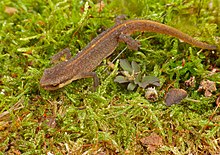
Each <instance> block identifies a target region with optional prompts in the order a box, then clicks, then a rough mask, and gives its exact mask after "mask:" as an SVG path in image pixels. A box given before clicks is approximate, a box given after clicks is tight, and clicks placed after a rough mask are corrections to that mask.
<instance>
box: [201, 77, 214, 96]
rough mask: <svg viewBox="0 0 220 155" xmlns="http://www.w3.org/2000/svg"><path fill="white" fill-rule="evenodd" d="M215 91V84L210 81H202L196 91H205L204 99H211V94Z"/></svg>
mask: <svg viewBox="0 0 220 155" xmlns="http://www.w3.org/2000/svg"><path fill="white" fill-rule="evenodd" d="M216 90H217V89H216V83H215V82H213V81H210V80H202V81H201V82H200V86H199V88H198V91H205V94H204V95H205V97H211V96H212V92H213V91H216Z"/></svg>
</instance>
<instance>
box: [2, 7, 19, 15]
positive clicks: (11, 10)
mask: <svg viewBox="0 0 220 155" xmlns="http://www.w3.org/2000/svg"><path fill="white" fill-rule="evenodd" d="M17 12H18V10H17V9H16V8H14V7H8V6H6V7H5V13H7V14H8V15H13V14H15V13H17Z"/></svg>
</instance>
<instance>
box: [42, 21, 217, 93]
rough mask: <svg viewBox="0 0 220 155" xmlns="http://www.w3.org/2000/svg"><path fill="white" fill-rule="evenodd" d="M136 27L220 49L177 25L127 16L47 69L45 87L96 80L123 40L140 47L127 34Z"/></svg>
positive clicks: (43, 85) (43, 81)
mask: <svg viewBox="0 0 220 155" xmlns="http://www.w3.org/2000/svg"><path fill="white" fill-rule="evenodd" d="M136 31H147V32H156V33H161V34H167V35H170V36H173V37H176V38H179V39H181V40H182V41H184V42H187V43H189V44H191V45H193V46H196V47H199V48H202V49H209V50H215V49H217V47H216V46H215V45H209V44H206V43H203V42H200V41H197V40H195V39H194V38H192V37H191V36H189V35H187V34H185V33H183V32H181V31H179V30H177V29H175V28H172V27H170V26H167V25H164V24H161V23H158V22H154V21H150V20H127V21H124V22H121V23H119V24H116V25H115V26H113V27H112V28H109V29H108V30H106V31H105V32H103V33H101V34H100V35H99V36H97V37H96V38H94V39H93V40H92V41H91V42H90V43H89V44H88V45H87V46H86V47H85V48H84V49H83V50H82V51H81V52H80V53H78V55H77V56H76V57H74V58H72V59H69V60H68V61H65V62H61V63H59V64H57V65H55V66H53V67H51V68H48V69H46V70H45V71H44V74H43V76H42V78H41V80H40V85H41V87H43V88H44V89H46V90H56V89H58V88H61V87H63V86H65V85H67V84H69V83H71V82H72V81H74V80H77V79H81V78H87V77H93V78H94V80H96V79H97V76H96V74H95V73H94V72H92V71H93V70H94V69H95V68H96V67H97V66H98V65H99V64H100V63H101V62H102V60H103V59H105V58H106V57H108V56H109V55H111V54H112V53H113V51H114V50H115V48H116V47H117V45H118V43H119V41H124V42H126V43H127V44H128V45H129V46H130V48H131V49H137V47H138V46H137V45H138V42H137V41H135V40H133V39H131V38H129V37H123V36H125V35H130V34H132V33H134V32H136Z"/></svg>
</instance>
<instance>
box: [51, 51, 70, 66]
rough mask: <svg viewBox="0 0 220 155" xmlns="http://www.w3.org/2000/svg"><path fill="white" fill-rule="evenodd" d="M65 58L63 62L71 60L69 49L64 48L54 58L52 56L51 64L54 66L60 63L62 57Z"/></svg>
mask: <svg viewBox="0 0 220 155" xmlns="http://www.w3.org/2000/svg"><path fill="white" fill-rule="evenodd" d="M63 56H65V60H64V61H67V60H69V59H70V58H71V53H70V49H69V48H65V49H63V50H62V51H60V52H58V53H57V54H55V55H54V56H52V58H51V63H53V64H56V63H58V62H59V61H62V57H63Z"/></svg>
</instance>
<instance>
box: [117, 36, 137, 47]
mask: <svg viewBox="0 0 220 155" xmlns="http://www.w3.org/2000/svg"><path fill="white" fill-rule="evenodd" d="M119 41H121V42H125V43H126V44H127V45H128V48H129V49H131V50H136V51H137V50H138V48H139V47H140V41H137V40H134V39H133V38H132V37H130V36H128V35H125V34H120V36H119Z"/></svg>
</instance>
